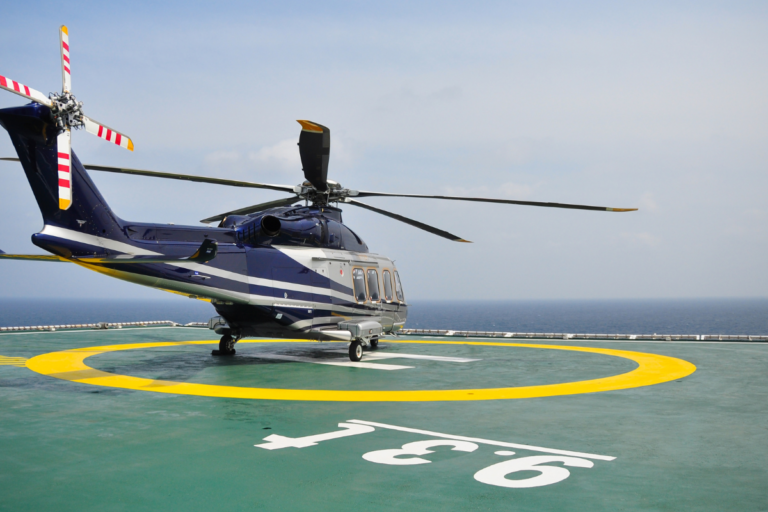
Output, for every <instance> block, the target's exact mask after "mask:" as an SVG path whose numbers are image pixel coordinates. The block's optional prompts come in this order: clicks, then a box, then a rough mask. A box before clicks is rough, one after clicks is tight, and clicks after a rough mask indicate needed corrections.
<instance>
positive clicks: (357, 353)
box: [349, 340, 363, 361]
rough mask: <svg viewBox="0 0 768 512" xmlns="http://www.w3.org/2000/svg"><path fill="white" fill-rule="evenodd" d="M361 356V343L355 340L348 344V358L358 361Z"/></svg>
mask: <svg viewBox="0 0 768 512" xmlns="http://www.w3.org/2000/svg"><path fill="white" fill-rule="evenodd" d="M362 358H363V344H362V343H360V342H359V341H357V340H355V341H353V342H352V343H350V344H349V360H350V361H360V360H361V359H362Z"/></svg>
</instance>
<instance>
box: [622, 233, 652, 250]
mask: <svg viewBox="0 0 768 512" xmlns="http://www.w3.org/2000/svg"><path fill="white" fill-rule="evenodd" d="M621 237H622V238H623V239H624V240H626V241H627V242H629V243H630V244H632V245H644V246H646V247H657V246H658V245H659V244H660V243H661V238H659V237H657V236H654V235H652V234H650V233H647V232H643V233H627V232H625V233H622V234H621Z"/></svg>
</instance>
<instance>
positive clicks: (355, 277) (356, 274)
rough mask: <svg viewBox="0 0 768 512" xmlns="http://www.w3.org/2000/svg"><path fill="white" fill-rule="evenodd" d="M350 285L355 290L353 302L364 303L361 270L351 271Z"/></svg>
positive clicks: (363, 277) (364, 296)
mask: <svg viewBox="0 0 768 512" xmlns="http://www.w3.org/2000/svg"><path fill="white" fill-rule="evenodd" d="M352 284H353V286H354V289H355V300H357V302H365V298H366V293H365V274H364V273H363V269H361V268H356V269H353V270H352Z"/></svg>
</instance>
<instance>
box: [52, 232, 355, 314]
mask: <svg viewBox="0 0 768 512" xmlns="http://www.w3.org/2000/svg"><path fill="white" fill-rule="evenodd" d="M40 233H41V234H43V235H48V236H53V237H56V238H61V239H64V240H69V241H72V242H78V243H82V244H87V245H92V246H96V247H100V248H103V249H109V250H112V251H118V252H122V253H125V254H130V255H134V256H158V255H162V254H163V253H160V252H156V251H150V250H147V249H142V248H140V247H136V246H134V245H130V244H126V243H123V242H118V241H117V240H112V239H111V238H104V237H100V236H95V235H89V234H87V233H81V232H79V231H73V230H71V229H66V228H62V227H58V226H50V225H45V226H44V227H43V230H42V231H41V232H40ZM280 250H281V252H283V253H284V254H286V256H288V257H290V258H292V259H296V258H295V257H294V256H297V257H298V256H299V254H298V253H299V252H300V251H296V250H286V249H285V248H281V249H280ZM309 251H312V253H313V254H307V253H304V254H303V256H306V257H308V258H309V259H308V261H306V262H302V261H300V260H299V259H296V261H298V262H299V263H301V264H302V265H304V266H305V267H306V266H308V268H312V267H311V263H310V261H311V258H312V256H316V255H317V254H318V253H322V254H324V252H323V251H321V250H320V249H310V250H309ZM300 259H306V258H300ZM165 265H171V266H175V267H180V268H186V269H188V270H192V271H198V272H203V273H205V274H210V275H214V276H216V277H220V278H222V279H229V280H230V281H236V282H240V283H246V284H249V285H250V284H253V285H256V286H264V287H267V288H279V289H284V290H290V291H297V292H303V293H312V294H315V295H322V296H330V297H333V298H336V299H339V300H345V301H348V302H354V300H355V298H354V296H352V295H350V294H347V293H344V292H340V291H337V290H332V289H329V288H320V287H315V286H308V285H303V284H298V283H290V282H286V281H276V280H274V279H264V278H258V277H250V276H247V275H244V274H238V273H237V272H231V271H229V270H224V269H220V268H216V267H212V266H207V265H203V264H200V263H192V262H173V263H165ZM117 272H119V273H122V274H126V275H131V276H143V274H141V273H140V272H131V271H129V270H121V271H117ZM128 280H129V281H138V280H137V279H135V278H134V279H128ZM147 280H151V281H156V280H157V279H156V278H146V279H141V281H147ZM163 281H164V282H165V283H169V284H171V283H172V284H174V285H175V286H168V285H165V286H157V285H154V284H148V283H146V285H147V286H153V287H156V288H161V287H162V288H166V289H171V290H174V291H181V292H187V290H188V289H189V287H191V286H194V287H196V288H197V287H200V288H201V289H204V290H215V291H217V292H219V293H226V295H227V297H228V298H229V299H230V300H236V301H237V302H241V303H242V302H245V303H248V304H255V305H266V302H269V301H274V300H275V297H270V296H265V295H254V294H250V293H249V294H244V293H242V292H235V291H229V290H223V289H221V288H214V287H211V286H204V285H191V284H190V285H188V284H187V283H183V282H180V281H170V280H167V279H163ZM177 283H178V285H176V284H177ZM141 284H145V283H141ZM340 284H341V283H340ZM180 285H183V286H184V289H178V288H179V286H180ZM345 286H346V284H345ZM187 293H189V292H187ZM198 294H201V293H199V292H198ZM201 295H204V294H201ZM216 298H220V297H216ZM302 302H303V303H306V304H312V303H311V302H309V301H302ZM322 304H324V305H327V306H330V304H328V303H322ZM270 305H271V304H270Z"/></svg>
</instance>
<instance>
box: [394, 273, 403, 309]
mask: <svg viewBox="0 0 768 512" xmlns="http://www.w3.org/2000/svg"><path fill="white" fill-rule="evenodd" d="M395 293H397V300H399V301H400V302H405V296H404V295H403V285H402V284H400V274H398V273H397V270H395Z"/></svg>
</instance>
